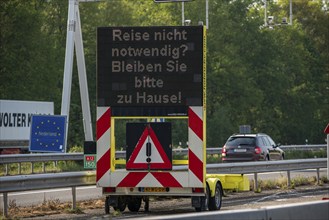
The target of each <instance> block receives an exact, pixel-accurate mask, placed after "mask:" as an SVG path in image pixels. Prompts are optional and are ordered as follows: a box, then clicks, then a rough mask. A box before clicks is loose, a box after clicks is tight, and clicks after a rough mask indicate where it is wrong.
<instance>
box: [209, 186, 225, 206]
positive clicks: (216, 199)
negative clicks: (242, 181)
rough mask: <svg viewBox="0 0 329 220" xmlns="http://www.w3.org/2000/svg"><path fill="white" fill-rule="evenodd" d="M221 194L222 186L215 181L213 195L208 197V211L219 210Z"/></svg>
mask: <svg viewBox="0 0 329 220" xmlns="http://www.w3.org/2000/svg"><path fill="white" fill-rule="evenodd" d="M222 194H223V191H222V187H221V185H220V183H217V184H216V188H215V196H213V197H209V205H208V208H209V210H210V211H214V210H219V209H220V208H221V206H222Z"/></svg>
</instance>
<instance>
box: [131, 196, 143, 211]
mask: <svg viewBox="0 0 329 220" xmlns="http://www.w3.org/2000/svg"><path fill="white" fill-rule="evenodd" d="M141 204H142V198H141V197H131V198H130V200H129V201H128V209H129V211H131V212H138V211H139V209H140V207H141Z"/></svg>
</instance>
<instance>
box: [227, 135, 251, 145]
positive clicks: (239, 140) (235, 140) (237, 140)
mask: <svg viewBox="0 0 329 220" xmlns="http://www.w3.org/2000/svg"><path fill="white" fill-rule="evenodd" d="M226 145H229V146H238V145H255V138H252V137H230V138H229V139H228V140H227V142H226Z"/></svg>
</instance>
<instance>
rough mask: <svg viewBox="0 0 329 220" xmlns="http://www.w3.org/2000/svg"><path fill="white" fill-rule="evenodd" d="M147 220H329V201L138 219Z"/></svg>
mask: <svg viewBox="0 0 329 220" xmlns="http://www.w3.org/2000/svg"><path fill="white" fill-rule="evenodd" d="M136 219H147V220H158V219H179V220H185V219H186V220H187V219H188V220H206V219H220V220H238V219H239V220H328V219H329V201H328V200H324V201H316V202H308V203H294V204H291V205H280V206H269V207H264V208H259V209H242V210H233V211H214V212H199V213H189V214H178V215H162V216H159V217H149V218H145V217H143V218H136Z"/></svg>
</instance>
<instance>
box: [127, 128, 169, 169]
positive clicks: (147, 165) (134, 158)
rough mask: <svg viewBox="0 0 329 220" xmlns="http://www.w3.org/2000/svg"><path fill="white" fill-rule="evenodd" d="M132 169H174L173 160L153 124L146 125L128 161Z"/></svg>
mask: <svg viewBox="0 0 329 220" xmlns="http://www.w3.org/2000/svg"><path fill="white" fill-rule="evenodd" d="M126 169H128V170H129V169H131V170H148V169H150V170H168V169H172V164H171V160H169V158H168V156H167V154H166V152H165V151H164V149H163V146H162V145H161V143H160V141H159V140H158V138H157V136H156V134H155V132H154V130H153V129H152V127H151V126H147V127H145V129H144V131H143V133H142V135H141V137H140V139H139V140H138V142H137V144H136V146H135V149H134V151H133V152H132V154H131V156H130V158H129V159H128V161H127V163H126Z"/></svg>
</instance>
